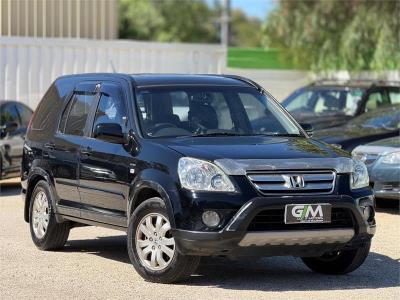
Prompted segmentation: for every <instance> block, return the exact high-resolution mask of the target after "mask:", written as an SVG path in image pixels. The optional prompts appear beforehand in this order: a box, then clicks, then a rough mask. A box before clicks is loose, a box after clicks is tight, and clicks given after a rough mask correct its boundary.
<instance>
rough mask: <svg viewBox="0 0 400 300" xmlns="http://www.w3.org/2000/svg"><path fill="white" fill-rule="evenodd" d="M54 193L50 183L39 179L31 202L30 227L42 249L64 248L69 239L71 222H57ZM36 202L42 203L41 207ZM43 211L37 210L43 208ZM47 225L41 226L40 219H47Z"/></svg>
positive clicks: (33, 236) (35, 240)
mask: <svg viewBox="0 0 400 300" xmlns="http://www.w3.org/2000/svg"><path fill="white" fill-rule="evenodd" d="M51 199H53V193H52V189H51V187H50V185H49V184H48V183H47V182H46V181H44V180H41V181H39V182H38V183H37V184H36V186H35V188H34V190H33V193H32V195H31V199H30V204H29V227H30V231H31V237H32V241H33V243H34V244H35V246H36V247H37V248H39V249H40V250H56V249H59V248H62V247H63V246H64V245H65V243H66V242H67V240H68V235H69V230H70V225H69V222H63V223H57V221H56V217H55V215H54V208H53V206H52V200H51ZM35 202H37V203H38V205H39V206H40V204H39V203H41V204H42V206H41V207H40V208H38V206H36V205H35ZM42 208H43V211H42V212H37V211H38V210H40V209H42ZM46 219H47V226H46V228H45V230H43V228H44V227H39V221H38V220H46ZM40 222H41V221H40Z"/></svg>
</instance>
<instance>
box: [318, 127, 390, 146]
mask: <svg viewBox="0 0 400 300" xmlns="http://www.w3.org/2000/svg"><path fill="white" fill-rule="evenodd" d="M391 131H395V129H385V128H383V127H362V126H356V125H352V124H348V125H346V126H338V127H333V128H329V129H324V130H318V131H315V132H314V138H317V139H320V140H322V141H324V142H327V143H338V142H342V141H346V140H350V139H355V138H362V137H366V136H375V135H380V134H385V133H388V132H391Z"/></svg>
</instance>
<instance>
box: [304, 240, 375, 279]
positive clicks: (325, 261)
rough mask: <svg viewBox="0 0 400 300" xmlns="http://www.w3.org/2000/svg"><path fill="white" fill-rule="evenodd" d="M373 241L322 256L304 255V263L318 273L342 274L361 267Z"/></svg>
mask: <svg viewBox="0 0 400 300" xmlns="http://www.w3.org/2000/svg"><path fill="white" fill-rule="evenodd" d="M370 247H371V242H368V243H365V244H363V245H362V246H361V247H359V248H357V249H353V250H345V251H337V252H333V253H329V254H325V255H323V256H320V257H303V258H302V260H303V262H304V264H305V265H306V266H307V267H309V268H310V269H311V270H313V271H314V272H317V273H323V274H331V275H341V274H347V273H350V272H353V271H354V270H356V269H357V268H358V267H360V266H361V265H362V264H363V262H364V261H365V259H366V258H367V256H368V254H369V249H370Z"/></svg>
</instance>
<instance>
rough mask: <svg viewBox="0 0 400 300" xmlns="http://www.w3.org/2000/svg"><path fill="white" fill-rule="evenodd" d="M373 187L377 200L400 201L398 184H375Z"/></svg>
mask: <svg viewBox="0 0 400 300" xmlns="http://www.w3.org/2000/svg"><path fill="white" fill-rule="evenodd" d="M372 185H373V187H374V194H375V197H376V198H379V199H391V200H400V186H399V183H398V182H373V183H372Z"/></svg>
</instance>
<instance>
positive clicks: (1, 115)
mask: <svg viewBox="0 0 400 300" xmlns="http://www.w3.org/2000/svg"><path fill="white" fill-rule="evenodd" d="M8 122H15V123H17V124H18V125H19V124H20V123H19V116H18V112H17V109H16V107H15V105H14V104H5V105H2V106H0V126H3V125H4V124H6V123H8Z"/></svg>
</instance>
